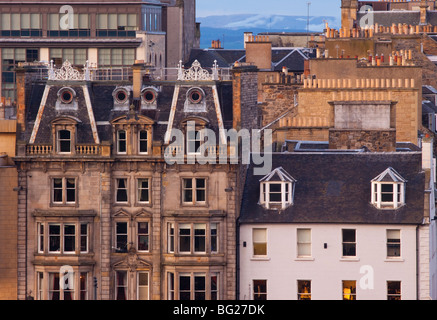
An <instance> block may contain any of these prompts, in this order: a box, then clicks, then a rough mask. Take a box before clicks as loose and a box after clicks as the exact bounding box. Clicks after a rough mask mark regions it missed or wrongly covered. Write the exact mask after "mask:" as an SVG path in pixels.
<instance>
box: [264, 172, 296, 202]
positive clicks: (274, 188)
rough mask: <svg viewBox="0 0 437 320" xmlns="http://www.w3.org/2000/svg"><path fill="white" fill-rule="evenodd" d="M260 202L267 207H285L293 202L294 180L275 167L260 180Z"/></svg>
mask: <svg viewBox="0 0 437 320" xmlns="http://www.w3.org/2000/svg"><path fill="white" fill-rule="evenodd" d="M260 182H261V185H260V204H261V205H264V206H265V207H266V208H267V209H285V208H287V207H288V206H290V205H292V204H293V194H294V185H295V183H296V180H295V179H294V178H293V177H292V176H290V175H289V174H288V173H287V172H286V171H285V170H284V169H283V168H277V169H275V170H273V171H272V172H271V173H269V174H268V175H266V176H265V177H264V178H262V179H261V180H260Z"/></svg>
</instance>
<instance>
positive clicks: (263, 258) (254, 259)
mask: <svg viewBox="0 0 437 320" xmlns="http://www.w3.org/2000/svg"><path fill="white" fill-rule="evenodd" d="M250 261H270V258H269V257H252V258H250Z"/></svg>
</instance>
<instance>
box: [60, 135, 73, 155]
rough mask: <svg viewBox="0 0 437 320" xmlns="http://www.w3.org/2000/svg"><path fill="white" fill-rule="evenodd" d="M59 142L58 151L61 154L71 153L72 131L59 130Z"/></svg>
mask: <svg viewBox="0 0 437 320" xmlns="http://www.w3.org/2000/svg"><path fill="white" fill-rule="evenodd" d="M57 140H58V143H57V149H58V152H59V153H70V152H71V131H70V130H59V131H58V139H57Z"/></svg>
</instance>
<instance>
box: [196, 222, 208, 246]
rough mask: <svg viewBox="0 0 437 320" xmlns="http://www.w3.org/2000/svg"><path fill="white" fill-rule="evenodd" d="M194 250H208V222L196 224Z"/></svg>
mask: <svg viewBox="0 0 437 320" xmlns="http://www.w3.org/2000/svg"><path fill="white" fill-rule="evenodd" d="M194 251H195V252H205V251H206V224H195V225H194Z"/></svg>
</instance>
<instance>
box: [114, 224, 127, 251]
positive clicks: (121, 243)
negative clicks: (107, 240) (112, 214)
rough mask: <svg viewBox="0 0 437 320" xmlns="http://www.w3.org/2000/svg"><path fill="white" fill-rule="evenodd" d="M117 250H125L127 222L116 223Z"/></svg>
mask: <svg viewBox="0 0 437 320" xmlns="http://www.w3.org/2000/svg"><path fill="white" fill-rule="evenodd" d="M115 228H116V247H117V252H127V222H117V223H116V226H115Z"/></svg>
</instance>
